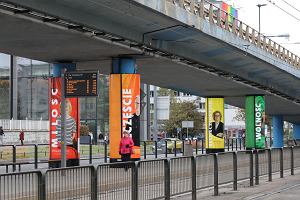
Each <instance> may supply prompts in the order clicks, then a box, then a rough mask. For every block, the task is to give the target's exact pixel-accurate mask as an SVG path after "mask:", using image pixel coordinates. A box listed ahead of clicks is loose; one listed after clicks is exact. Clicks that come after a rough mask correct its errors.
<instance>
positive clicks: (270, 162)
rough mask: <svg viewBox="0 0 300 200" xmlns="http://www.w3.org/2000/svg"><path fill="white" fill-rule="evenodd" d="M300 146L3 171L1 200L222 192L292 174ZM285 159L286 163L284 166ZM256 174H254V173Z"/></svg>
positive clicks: (137, 196)
mask: <svg viewBox="0 0 300 200" xmlns="http://www.w3.org/2000/svg"><path fill="white" fill-rule="evenodd" d="M299 159H300V148H299V147H286V148H277V149H266V150H255V151H241V152H225V153H219V154H208V155H197V156H189V157H177V158H169V159H166V158H164V159H156V160H143V161H138V162H126V163H110V164H101V165H98V167H97V168H95V167H94V166H82V167H72V168H59V169H51V170H47V171H46V172H45V173H42V172H40V171H33V172H22V173H10V174H1V175H0V200H17V199H18V200H19V199H38V200H46V199H57V200H60V199H82V200H85V199H92V200H95V199H111V200H117V199H125V200H127V199H128V200H129V199H133V200H137V199H141V200H144V199H145V200H146V199H162V198H163V199H170V197H171V196H175V195H179V194H183V193H190V194H192V199H196V196H197V195H196V194H197V193H196V192H197V190H199V189H203V188H206V187H213V188H214V195H218V194H219V185H222V184H228V183H229V184H230V183H232V185H233V189H234V190H237V189H238V185H237V182H238V181H241V180H244V181H249V183H250V186H252V185H253V179H254V178H255V183H256V184H259V178H260V177H261V176H265V175H267V176H268V177H269V181H272V175H273V173H278V172H279V173H280V177H283V171H284V169H286V170H290V172H291V174H294V167H300V166H299ZM284 163H285V164H284ZM253 172H255V174H254V173H253Z"/></svg>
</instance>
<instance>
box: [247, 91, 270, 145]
mask: <svg viewBox="0 0 300 200" xmlns="http://www.w3.org/2000/svg"><path fill="white" fill-rule="evenodd" d="M264 127H265V98H264V96H247V97H246V148H247V149H254V148H255V149H264V148H265V133H264Z"/></svg>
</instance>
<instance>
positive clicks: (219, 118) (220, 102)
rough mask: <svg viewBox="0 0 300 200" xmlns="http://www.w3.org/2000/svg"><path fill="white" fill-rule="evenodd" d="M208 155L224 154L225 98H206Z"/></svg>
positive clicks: (206, 144) (206, 142)
mask: <svg viewBox="0 0 300 200" xmlns="http://www.w3.org/2000/svg"><path fill="white" fill-rule="evenodd" d="M205 109H206V115H205V124H206V130H205V133H206V134H205V136H206V137H205V146H206V153H216V152H224V149H225V144H224V98H222V97H221V98H220V97H217V98H216V97H211V98H206V104H205Z"/></svg>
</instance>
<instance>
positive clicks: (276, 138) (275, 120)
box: [272, 115, 283, 148]
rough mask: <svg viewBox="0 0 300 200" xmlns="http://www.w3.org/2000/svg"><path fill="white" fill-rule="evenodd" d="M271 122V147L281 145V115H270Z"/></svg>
mask: <svg viewBox="0 0 300 200" xmlns="http://www.w3.org/2000/svg"><path fill="white" fill-rule="evenodd" d="M272 124H273V146H272V147H273V148H281V147H283V117H282V115H275V116H273V117H272Z"/></svg>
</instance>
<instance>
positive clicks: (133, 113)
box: [110, 74, 141, 160]
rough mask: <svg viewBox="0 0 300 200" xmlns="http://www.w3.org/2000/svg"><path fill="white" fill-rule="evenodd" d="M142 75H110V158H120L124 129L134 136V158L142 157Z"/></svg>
mask: <svg viewBox="0 0 300 200" xmlns="http://www.w3.org/2000/svg"><path fill="white" fill-rule="evenodd" d="M140 110H141V108H140V75H139V74H111V75H110V158H111V160H113V159H119V158H121V156H120V154H119V143H120V140H121V138H122V136H123V133H124V131H126V132H128V133H129V135H130V137H132V140H133V143H134V146H133V149H132V153H131V156H130V157H131V159H132V160H139V159H140V112H141V111H140Z"/></svg>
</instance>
